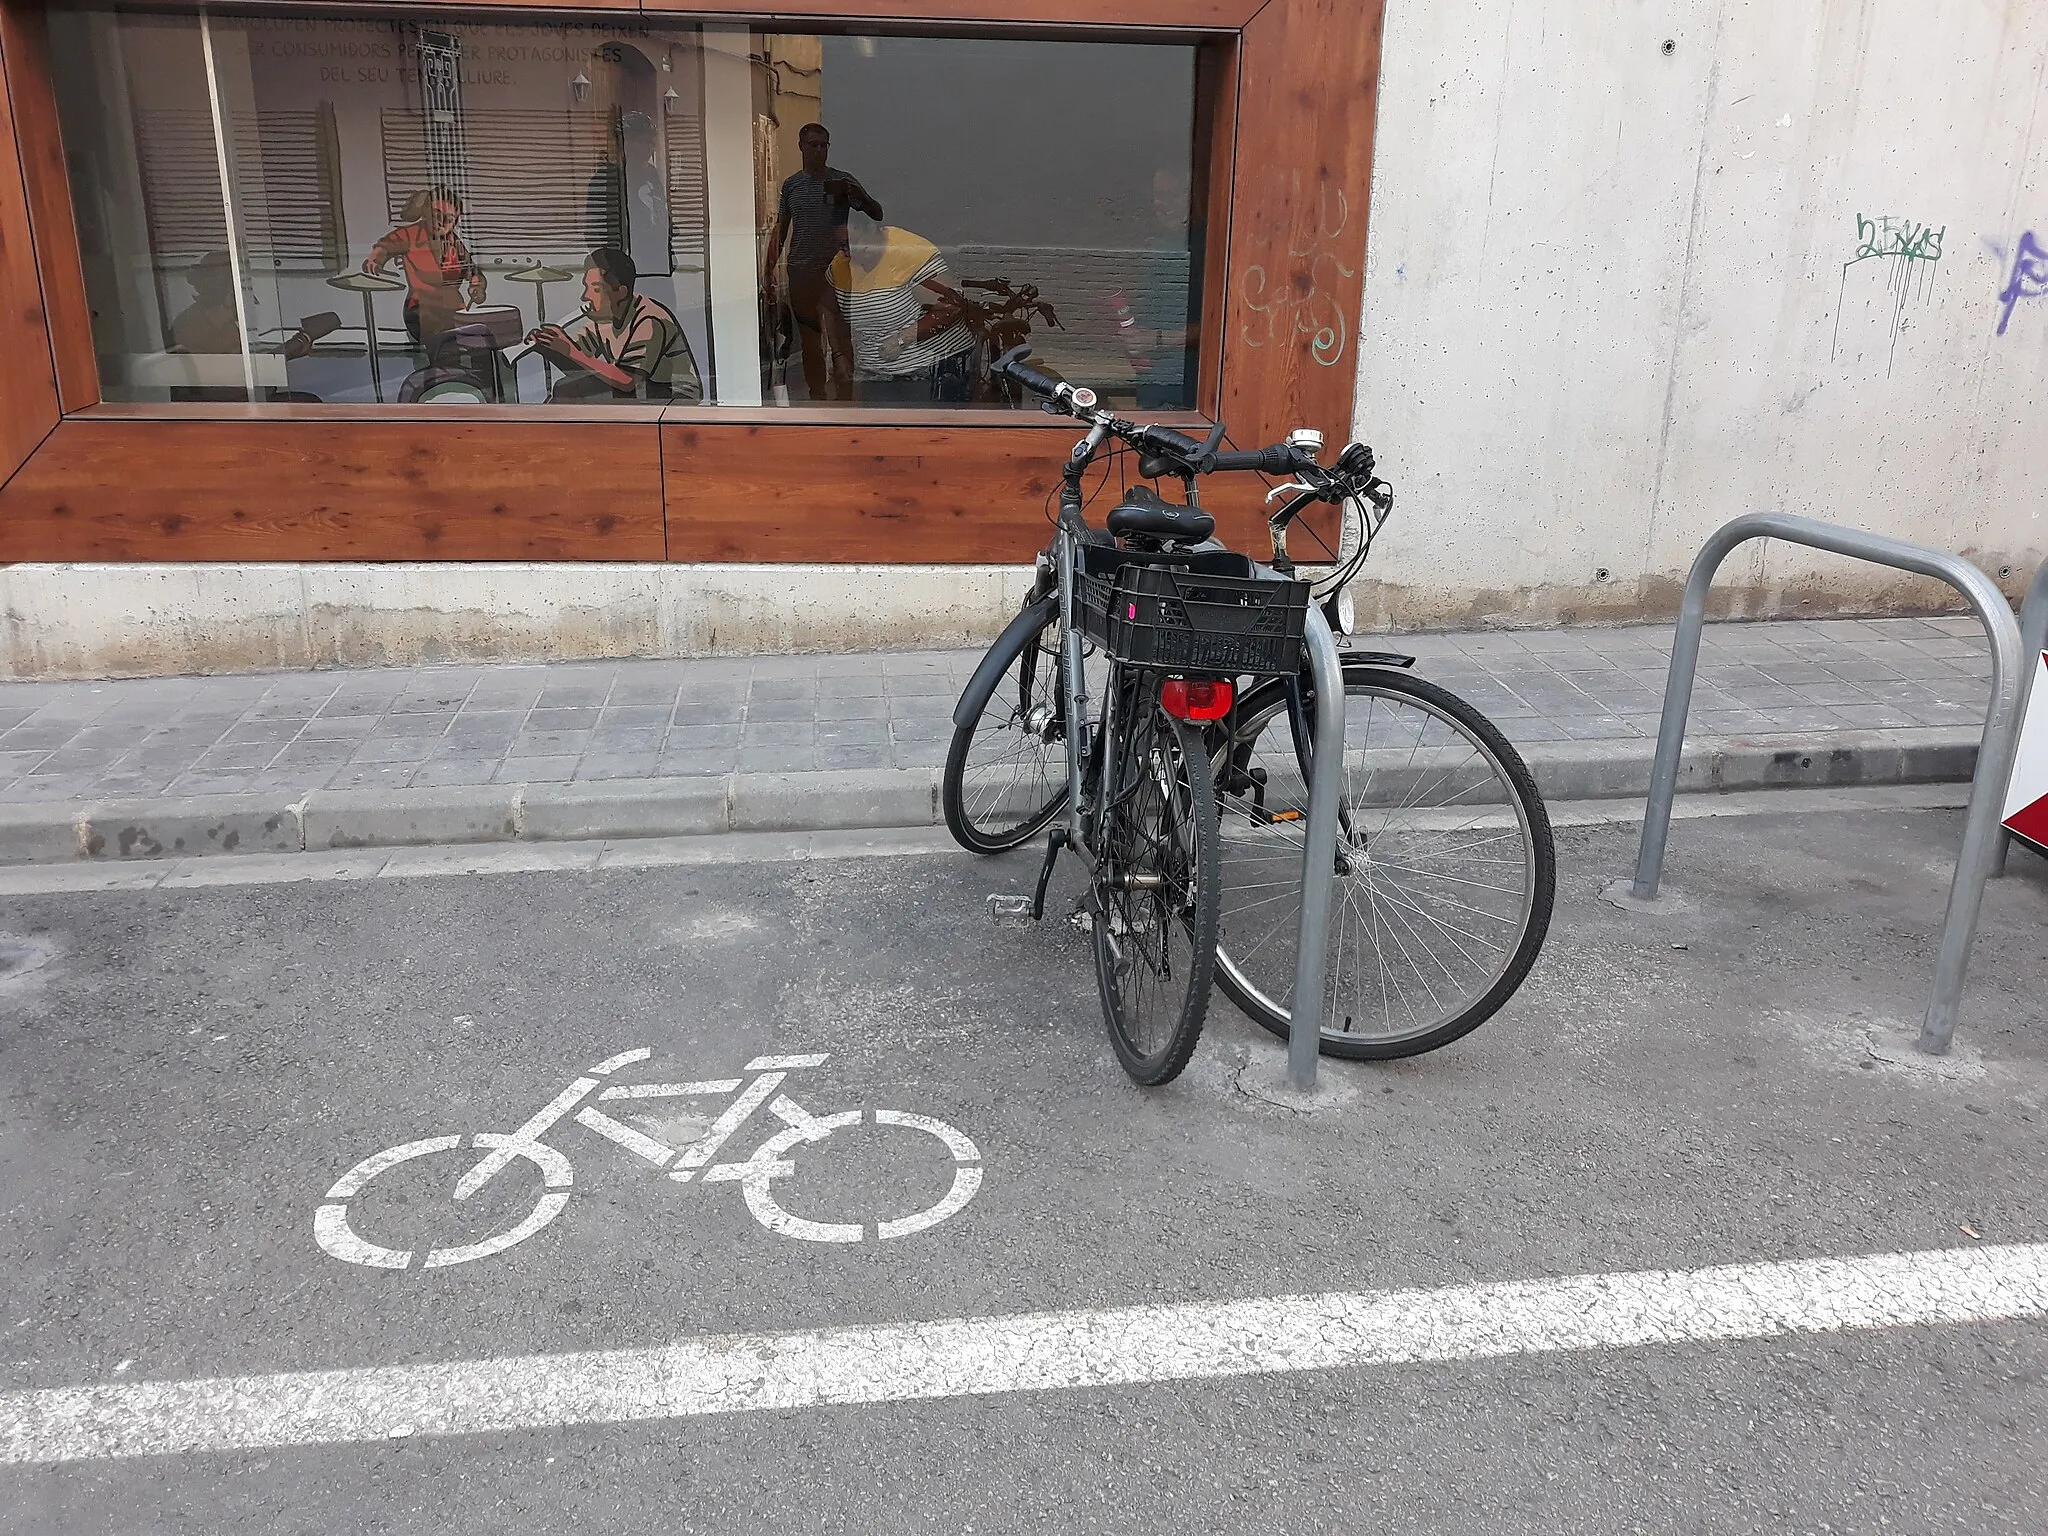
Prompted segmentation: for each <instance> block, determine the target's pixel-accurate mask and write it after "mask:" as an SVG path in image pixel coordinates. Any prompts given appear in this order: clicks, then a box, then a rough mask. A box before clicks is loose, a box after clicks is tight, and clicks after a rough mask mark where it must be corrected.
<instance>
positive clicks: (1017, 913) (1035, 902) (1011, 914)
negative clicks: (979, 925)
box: [988, 827, 1073, 923]
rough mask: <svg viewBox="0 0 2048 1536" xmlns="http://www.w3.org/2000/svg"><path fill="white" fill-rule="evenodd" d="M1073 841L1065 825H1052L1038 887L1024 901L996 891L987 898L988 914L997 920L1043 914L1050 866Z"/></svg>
mask: <svg viewBox="0 0 2048 1536" xmlns="http://www.w3.org/2000/svg"><path fill="white" fill-rule="evenodd" d="M1072 841H1073V834H1072V833H1070V832H1069V831H1068V830H1067V829H1066V828H1065V827H1054V828H1053V829H1052V835H1051V836H1050V837H1048V838H1046V840H1045V863H1043V864H1042V865H1040V866H1039V870H1038V888H1037V889H1036V890H1035V891H1033V892H1032V893H1031V899H1030V900H1029V901H1026V900H1025V899H1024V898H1023V897H1022V896H1010V895H1006V894H1004V893H1002V892H998V893H996V894H995V895H993V896H990V897H989V899H988V910H989V916H990V917H992V918H994V919H995V920H996V921H997V922H1001V921H1002V920H1003V919H1004V918H1006V917H1007V918H1022V917H1028V918H1030V919H1031V921H1033V922H1034V923H1035V922H1038V921H1040V920H1041V919H1042V918H1044V916H1045V888H1046V887H1047V886H1048V885H1050V884H1051V883H1052V866H1053V863H1054V861H1055V860H1057V859H1058V858H1059V856H1060V850H1061V849H1062V848H1064V847H1066V846H1067V845H1068V844H1069V843H1070V842H1072Z"/></svg>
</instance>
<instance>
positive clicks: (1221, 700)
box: [1159, 677, 1233, 720]
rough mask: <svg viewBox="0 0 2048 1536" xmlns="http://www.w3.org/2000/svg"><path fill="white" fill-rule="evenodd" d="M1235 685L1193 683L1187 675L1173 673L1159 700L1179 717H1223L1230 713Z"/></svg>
mask: <svg viewBox="0 0 2048 1536" xmlns="http://www.w3.org/2000/svg"><path fill="white" fill-rule="evenodd" d="M1232 692H1233V685H1232V684H1230V683H1211V682H1204V683H1193V682H1189V681H1188V680H1187V679H1186V678H1184V677H1169V678H1168V679H1167V680H1166V681H1165V682H1164V683H1163V684H1161V685H1160V689H1159V702H1160V703H1161V704H1162V705H1164V706H1165V707H1166V712H1167V713H1168V714H1169V715H1171V716H1173V718H1174V719H1176V720H1221V719H1222V718H1223V717H1224V716H1225V715H1227V714H1229V713H1230V699H1231V694H1232Z"/></svg>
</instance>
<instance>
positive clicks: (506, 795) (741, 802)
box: [0, 726, 1982, 865]
mask: <svg viewBox="0 0 2048 1536" xmlns="http://www.w3.org/2000/svg"><path fill="white" fill-rule="evenodd" d="M1981 734H1982V733H1981V731H1980V729H1979V728H1977V727H1974V726H1972V727H1957V728H1948V727H1941V728H1927V729H1911V730H1892V731H1830V732H1827V733H1825V734H1821V735H1813V736H1799V735H1784V736H1752V737H1706V738H1702V739H1700V740H1697V741H1689V742H1687V743H1686V749H1685V755H1684V757H1683V759H1682V760H1681V767H1680V771H1679V780H1678V787H1679V789H1680V790H1682V791H1691V792H1713V791H1717V790H1719V791H1726V790H1746V789H1789V788H1820V787H1840V786H1844V785H1855V784H1926V783H1947V782H1953V781H1956V780H1961V779H1967V778H1968V777H1969V776H1970V772H1971V770H1972V768H1973V767H1974V766H1975V764H1976V760H1977V740H1978V737H1979V736H1980V735H1981ZM1654 755H1655V743H1653V742H1650V741H1647V740H1634V741H1567V742H1548V743H1537V744H1531V745H1530V746H1528V747H1526V748H1524V749H1523V756H1524V757H1525V758H1526V760H1527V761H1528V764H1529V767H1530V768H1531V770H1533V771H1534V773H1535V775H1536V780H1537V783H1538V784H1539V785H1541V786H1542V789H1543V794H1544V797H1545V799H1547V800H1554V801H1564V800H1610V799H1619V798H1624V797H1627V796H1631V795H1640V794H1643V793H1644V792H1646V791H1647V790H1648V788H1649V783H1650V764H1651V761H1652V759H1653V757H1654ZM941 819H942V818H941V815H940V811H939V773H938V770H937V769H860V770H845V771H836V772H834V771H825V772H812V773H734V774H726V775H723V776H718V777H703V778H675V779H617V780H599V781H596V782H593V783H585V784H479V785H474V786H451V787H446V788H436V789H394V790H385V791H366V790H331V791H330V790H316V791H314V792H313V793H312V794H309V795H304V796H301V797H300V798H299V799H297V800H294V801H290V802H285V801H282V800H280V799H278V798H277V797H275V796H258V795H206V796H198V797H193V798H187V799H160V800H118V801H114V800H109V801H98V802H91V803H85V804H78V803H66V804H60V805H0V865H8V864H49V863H57V862H62V861H67V860H88V861H103V862H115V861H121V860H134V859H170V858H191V857H193V856H194V855H199V854H228V853H298V852H327V851H330V850H335V849H345V848H402V847H419V846H427V845H445V844H461V843H500V842H562V841H582V840H588V839H594V838H615V839H629V838H640V837H687V836H694V835H700V834H704V833H716V832H826V831H846V830H861V829H866V828H883V827H929V826H936V825H938V823H939V822H940V820H941Z"/></svg>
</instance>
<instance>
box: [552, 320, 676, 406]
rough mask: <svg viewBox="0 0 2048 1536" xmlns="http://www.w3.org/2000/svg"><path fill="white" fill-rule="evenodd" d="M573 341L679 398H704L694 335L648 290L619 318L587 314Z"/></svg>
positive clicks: (585, 350)
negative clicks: (692, 351) (685, 331)
mask: <svg viewBox="0 0 2048 1536" xmlns="http://www.w3.org/2000/svg"><path fill="white" fill-rule="evenodd" d="M570 340H572V341H574V342H575V343H576V346H577V348H578V349H579V350H580V351H582V352H585V353H587V354H589V355H590V356H592V357H596V358H601V359H603V360H604V361H605V362H607V363H610V364H612V365H613V366H614V367H618V368H623V369H625V370H626V372H628V373H630V374H632V375H633V376H634V377H636V378H642V379H645V380H646V381H647V382H648V383H650V384H665V385H667V386H668V387H669V388H670V389H671V390H673V391H674V392H675V398H676V399H678V400H702V399H703V398H704V384H703V381H702V380H701V379H700V378H699V377H698V375H697V359H696V358H695V357H693V356H691V354H690V339H689V338H688V337H687V336H685V335H684V334H683V328H682V326H681V325H679V324H677V323H676V317H675V316H674V315H673V314H672V313H670V312H669V310H668V308H667V307H666V306H665V305H662V304H657V303H656V302H655V301H654V300H653V299H650V298H648V297H647V296H646V295H645V294H635V295H634V296H633V302H632V304H631V305H630V306H629V307H628V309H627V310H626V313H625V314H623V315H621V316H620V317H619V319H618V320H617V321H616V322H615V323H607V322H605V321H602V320H599V319H598V318H597V317H596V316H595V315H591V316H588V317H586V319H585V321H584V323H583V326H582V328H581V329H579V330H578V331H577V332H576V333H575V334H574V335H573V336H572V337H570Z"/></svg>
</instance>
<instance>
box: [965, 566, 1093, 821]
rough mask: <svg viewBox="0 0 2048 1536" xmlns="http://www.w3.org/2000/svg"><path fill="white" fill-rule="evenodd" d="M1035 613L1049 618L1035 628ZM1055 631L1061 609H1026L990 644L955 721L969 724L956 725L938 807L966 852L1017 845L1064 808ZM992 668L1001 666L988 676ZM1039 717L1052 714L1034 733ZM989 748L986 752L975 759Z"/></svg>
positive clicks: (1041, 606) (1064, 767)
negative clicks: (1041, 713) (1039, 713)
mask: <svg viewBox="0 0 2048 1536" xmlns="http://www.w3.org/2000/svg"><path fill="white" fill-rule="evenodd" d="M1034 610H1036V611H1039V612H1041V613H1042V615H1043V617H1042V618H1041V619H1040V620H1039V621H1038V622H1037V623H1033V622H1032V614H1033V612H1034ZM1059 627H1060V626H1059V605H1058V604H1057V603H1051V604H1047V603H1045V602H1044V600H1043V599H1041V600H1040V601H1039V602H1038V603H1036V604H1027V605H1026V606H1025V608H1024V610H1023V612H1022V613H1020V614H1018V616H1017V617H1016V618H1015V619H1013V620H1011V621H1010V626H1009V628H1007V629H1005V630H1004V631H1003V633H1002V634H1001V635H1000V636H998V637H997V639H996V643H995V644H994V645H992V646H990V647H989V651H988V655H987V656H986V657H985V658H984V659H983V661H982V664H981V666H980V667H978V668H977V669H976V671H975V676H974V678H973V679H972V680H970V681H969V683H968V685H967V692H966V693H964V694H963V695H962V696H961V699H960V704H959V706H958V707H957V708H956V709H955V710H954V718H955V719H958V718H959V717H960V716H961V715H962V714H965V715H967V716H968V717H969V719H970V720H971V722H972V723H971V724H968V725H961V726H956V727H955V728H954V731H953V741H952V745H951V746H950V747H949V748H948V749H947V752H946V770H945V774H944V776H943V777H942V779H941V780H940V785H939V800H940V804H941V806H942V807H943V809H944V810H945V813H946V830H947V831H949V832H951V833H952V834H953V841H955V842H956V843H958V844H959V845H960V846H961V847H963V848H965V849H967V850H968V851H969V852H970V853H983V854H994V853H1006V852H1008V851H1009V850H1010V849H1012V848H1017V847H1020V846H1022V845H1023V844H1025V843H1027V842H1029V841H1030V840H1031V839H1032V838H1034V837H1036V836H1037V835H1038V834H1039V833H1040V832H1042V831H1044V830H1045V828H1046V827H1047V826H1049V825H1050V824H1051V823H1052V820H1053V818H1054V817H1055V816H1057V815H1059V813H1060V811H1061V810H1062V809H1064V808H1065V806H1066V803H1067V754H1066V730H1065V710H1064V705H1063V701H1062V700H1061V699H1060V697H1059V689H1060V673H1061V663H1060V658H1059V654H1058V644H1059ZM991 662H996V663H998V665H997V666H996V667H995V668H993V669H991V666H990V664H991ZM977 685H979V686H977ZM1039 710H1044V711H1046V712H1047V713H1046V715H1045V723H1044V724H1043V725H1041V726H1038V727H1037V728H1036V729H1034V727H1033V725H1032V716H1033V715H1034V713H1035V712H1036V711H1039ZM992 711H993V713H991V712H992ZM1048 731H1050V732H1051V734H1047V732H1048ZM984 746H986V747H988V748H990V749H991V753H990V755H989V756H987V757H986V758H985V759H983V760H981V761H980V762H978V763H977V762H976V761H973V759H975V758H976V755H977V749H978V748H980V747H984ZM1006 765H1007V766H1008V767H1009V768H1010V769H1011V771H1010V772H1008V773H1007V774H1005V773H1004V771H1003V770H1004V768H1005V766H1006ZM984 775H985V776H986V777H985V779H984V777H983V776H984Z"/></svg>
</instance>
